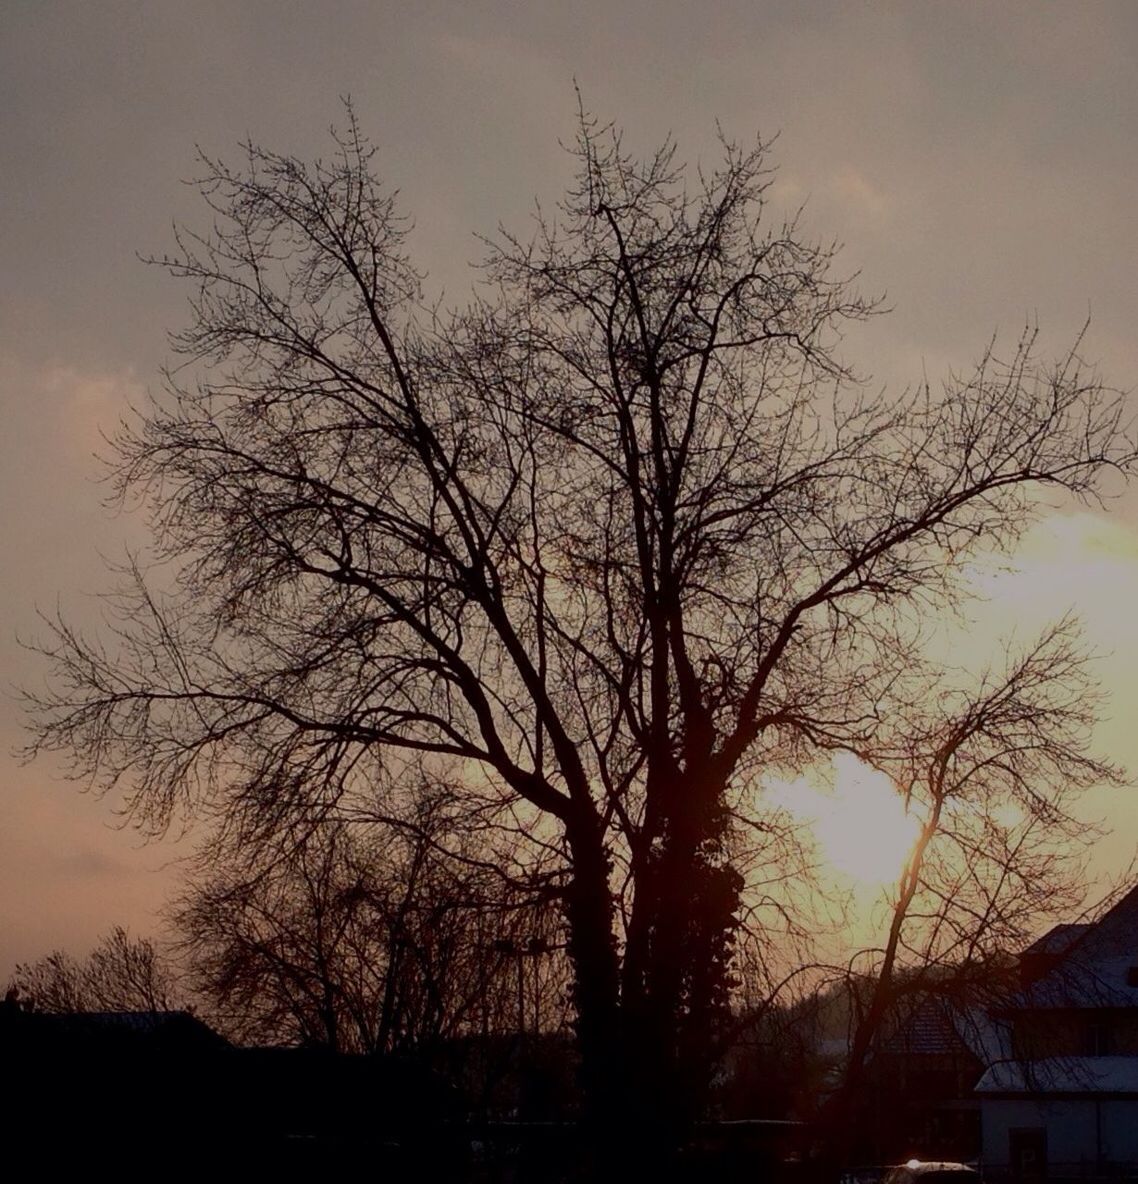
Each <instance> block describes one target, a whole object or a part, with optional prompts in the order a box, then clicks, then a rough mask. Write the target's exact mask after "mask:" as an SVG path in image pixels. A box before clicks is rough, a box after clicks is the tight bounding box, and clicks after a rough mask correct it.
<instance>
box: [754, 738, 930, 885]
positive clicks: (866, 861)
mask: <svg viewBox="0 0 1138 1184" xmlns="http://www.w3.org/2000/svg"><path fill="white" fill-rule="evenodd" d="M770 791H771V794H772V796H773V799H774V801H775V802H776V803H777V805H779V806H781V807H782V808H784V809H786V810H788V811H789V812H790V813H791V814H793V815H794V816H795V817H796V818H798V819H799V820H800V821H802V822H804V823H806V824H807V825H808V826H809V827H810V829H811V831H812V832H813V835H814V839H815V841H816V842H817V844H818V849H819V856H820V858H821V860H822V861H823V862H824V864H825V865H826V866H827V867H828V868H829V870H831V871H832V872H834V873H837V874H838V875H839V876H844V877H848V878H849V879H851V880H853V881H855V882H856V883H857V884H858V885H862V886H869V887H873V886H884V885H886V884H892V883H894V882H895V881H896V880H897V878H898V876H899V875H900V874H901V869H902V867H903V866H904V862H905V859H906V857H907V856H908V854H909V851H910V849H911V848H912V846H913V842H914V841H915V839H916V837H917V831H918V828H919V823H918V821H917V819H916V818H914V817H913V816H912V815H911V814H907V813H906V812H905V807H904V804H903V802H902V800H901V797H900V795H899V794H898V792H897V789H896V787H895V786H894V785H893V784H892V782H891V781H890V780H889V778H888V777H886V776H885V774H884V773H879V772H878V771H877V770H875V769H871V768H869V767H868V766H867V765H865V764H863V763H862V762H861V761H859V760H858V759H857V758H856V757H854V756H851V755H850V754H848V753H836V754H835V755H834V756H833V757H832V758H831V762H830V767H829V768H825V767H824V766H823V767H821V768H819V769H818V770H816V771H815V772H814V773H812V774H811V775H809V776H803V777H800V778H799V779H798V780H797V781H794V782H772V783H771V785H770Z"/></svg>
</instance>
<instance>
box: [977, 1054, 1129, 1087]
mask: <svg viewBox="0 0 1138 1184" xmlns="http://www.w3.org/2000/svg"><path fill="white" fill-rule="evenodd" d="M974 1092H976V1093H978V1094H1032V1095H1038V1094H1094V1093H1109V1094H1138V1057H1050V1058H1048V1059H1046V1060H1040V1061H1028V1062H1022V1061H1003V1062H1000V1063H999V1064H996V1065H993V1066H992V1067H991V1068H990V1069H987V1070H986V1071H985V1073H984V1076H983V1077H981V1078H980V1081H979V1082H978V1083H977V1085H976V1089H975V1091H974Z"/></svg>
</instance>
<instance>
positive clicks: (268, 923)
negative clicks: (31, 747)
mask: <svg viewBox="0 0 1138 1184" xmlns="http://www.w3.org/2000/svg"><path fill="white" fill-rule="evenodd" d="M432 829H433V828H432V826H431V825H430V824H428V825H426V826H424V827H423V828H422V829H420V830H419V831H418V832H415V833H412V832H410V831H407V830H401V831H395V832H393V831H391V830H389V829H387V828H377V827H376V826H375V825H374V824H373V825H372V826H370V827H367V828H363V827H360V826H358V825H351V824H347V823H343V822H327V823H324V824H323V825H322V826H320V827H318V828H316V829H315V830H313V831H312V832H311V833H310V834H309V835H308V836H307V838H306V841H305V842H304V843H302V844H295V843H294V844H292V845H289V846H287V847H285V848H284V849H283V850H279V849H271V848H270V849H268V850H256V851H254V852H253V854H252V857H251V858H250V857H244V858H243V857H242V856H241V854H240V853H238V852H232V851H230V852H225V851H224V850H221V851H219V850H218V848H217V846H216V845H211V846H210V848H209V849H208V851H207V852H206V853H205V858H204V859H203V860H202V861H201V866H202V868H203V869H204V870H203V871H201V872H199V874H198V876H197V877H195V878H194V879H193V880H192V882H191V883H190V885H189V886H188V888H187V889H186V891H185V892H184V893H183V895H182V896H181V898H180V899H179V900H178V901H177V903H176V904H175V906H174V907H173V908H172V909H171V915H172V920H173V922H174V925H175V927H176V931H177V933H178V935H179V939H178V943H177V944H178V948H179V950H180V952H181V954H182V956H183V958H184V960H185V962H186V966H187V976H188V979H189V981H190V982H191V983H192V984H193V986H194V987H195V989H196V990H197V991H198V992H199V993H200V994H201V995H202V996H203V998H206V999H208V1000H210V1002H211V1003H212V1005H213V1006H214V1007H215V1008H216V1010H217V1021H218V1024H219V1026H220V1027H221V1028H222V1029H223V1030H225V1031H226V1033H227V1034H229V1035H230V1036H232V1037H234V1038H236V1039H238V1040H241V1041H244V1042H248V1043H255V1044H256V1043H286V1044H294V1043H295V1044H304V1045H317V1046H322V1047H327V1048H331V1049H334V1050H336V1051H342V1052H408V1051H414V1050H422V1049H424V1048H426V1049H427V1050H428V1051H429V1050H430V1049H431V1048H432V1047H433V1046H437V1045H438V1043H439V1042H440V1041H442V1040H444V1039H447V1038H454V1037H457V1036H462V1035H467V1034H469V1033H472V1032H479V1033H481V1034H482V1035H486V1034H488V1033H489V1032H495V1033H497V1032H502V1031H510V1030H512V1029H513V1028H514V1026H515V1025H516V1024H517V1022H518V1020H517V1013H518V1008H517V1002H516V1000H517V998H518V995H517V991H516V989H515V983H516V981H517V968H516V965H515V961H514V957H513V952H514V950H515V948H517V949H521V948H525V947H526V946H527V945H529V944H532V943H534V942H535V941H540V942H541V943H542V946H543V948H549V947H550V944H551V942H552V940H554V938H553V937H552V936H551V935H550V933H549V927H550V918H549V916H548V913H549V910H548V908H547V907H543V906H542V903H541V902H540V901H537V902H535V901H534V900H532V899H527V898H524V897H519V896H515V898H514V899H510V898H509V897H508V896H507V894H506V893H504V892H503V890H502V886H501V885H500V884H499V883H498V882H497V881H492V880H491V879H490V877H489V876H488V875H487V873H486V872H485V871H483V870H482V869H480V868H477V867H471V866H469V865H467V864H463V863H460V862H457V861H455V860H453V859H447V858H445V857H442V856H440V855H439V853H438V851H437V850H435V848H434V846H433V844H432V843H431V841H430V837H431V833H432ZM448 837H450V838H452V839H453V835H452V836H448ZM551 953H552V951H551ZM535 973H536V972H535ZM535 987H536V982H535ZM542 994H543V996H544V997H545V1003H546V1013H547V1015H548V1014H551V1011H552V1009H551V1007H550V1001H549V998H548V996H549V990H548V989H547V990H546V991H544V992H543V993H542Z"/></svg>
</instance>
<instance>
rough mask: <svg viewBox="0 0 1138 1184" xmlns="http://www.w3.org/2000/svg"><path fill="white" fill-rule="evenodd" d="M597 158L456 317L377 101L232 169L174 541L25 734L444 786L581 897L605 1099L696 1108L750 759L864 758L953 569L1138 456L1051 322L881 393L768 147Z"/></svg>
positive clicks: (744, 827) (582, 951)
mask: <svg viewBox="0 0 1138 1184" xmlns="http://www.w3.org/2000/svg"><path fill="white" fill-rule="evenodd" d="M574 151H575V155H576V160H577V164H578V173H577V179H576V183H575V184H574V186H573V187H571V188H570V190H569V191H568V193H567V194H566V196H565V197H564V199H563V201H562V202H561V204H560V206H559V207H558V209H557V211H556V213H554V214H549V215H540V214H539V220H538V224H537V230H536V232H535V234H534V235H533V236H532V237H531V238H519V237H514V236H512V235H510V234H508V233H506V232H501V233H499V234H498V235H497V236H496V237H494V238H493V239H491V240H489V241H488V243H487V255H486V258H485V260H484V261H483V264H482V273H481V274H482V278H483V280H484V283H483V285H482V286H481V287H480V288H479V290H478V291H477V293H476V294H475V295H474V297H473V298H472V301H471V303H470V304H469V306H468V307H466V308H462V309H459V310H457V311H454V312H445V311H443V310H442V309H441V308H440V307H439V306H437V305H434V304H431V303H429V302H427V301H426V300H425V299H424V298H423V296H422V294H421V287H422V282H421V277H420V276H419V274H418V273H417V272H416V271H415V269H414V267H413V265H412V263H411V262H410V257H409V254H408V248H407V234H408V230H409V227H408V224H407V223H406V222H405V221H404V220H403V219H402V217H401V216H400V214H399V213H398V211H397V208H396V205H395V201H394V197H393V195H392V193H391V192H390V191H389V190H387V189H385V188H384V187H383V186H382V185H381V184H380V182H379V181H378V180H377V179H376V177H375V176H374V174H373V171H372V170H373V164H374V155H373V150H372V149H371V148H370V147H369V145H368V143H367V142H366V140H365V139H364V138H363V137H362V135H361V133H360V131H359V129H358V128H357V126H356V124H355V122H354V120H351V121H350V122H349V125H348V129H347V131H346V132H345V133H342V134H339V135H337V137H336V139H335V154H334V155H333V156H332V157H331V158H330V159H328V160H324V161H317V162H315V163H312V164H308V163H305V162H302V161H300V160H298V159H295V158H293V157H290V156H287V155H279V154H276V153H273V152H270V151H267V150H265V149H262V148H260V147H257V146H255V145H249V146H248V147H247V154H246V158H245V161H244V162H243V164H242V166H241V167H239V168H231V167H229V166H228V165H226V164H224V163H223V162H222V161H220V160H215V159H212V158H207V157H203V159H202V168H203V176H202V178H201V181H200V187H201V190H202V193H203V195H204V196H205V199H206V201H207V203H208V204H209V207H210V209H211V212H212V218H213V221H212V226H211V228H210V229H209V230H207V231H206V232H204V233H202V234H195V233H193V232H190V231H185V230H183V231H181V232H179V235H178V249H177V252H176V253H175V254H174V255H173V256H172V257H171V258H168V259H165V260H160V261H159V262H162V263H164V264H165V266H167V267H168V268H169V269H170V271H171V272H172V273H173V274H174V275H175V276H177V277H180V278H182V279H184V280H185V281H187V282H188V283H189V285H190V286H191V288H192V291H193V296H192V300H191V308H192V319H191V322H190V324H189V326H188V328H186V329H185V330H184V331H183V332H181V333H179V334H177V335H176V336H175V337H174V338H173V343H174V348H175V350H176V351H177V353H178V354H179V355H180V357H181V362H180V364H179V366H178V367H177V368H176V369H173V370H171V371H170V372H169V374H168V375H167V379H168V381H167V388H166V391H165V393H164V394H162V395H161V396H158V397H156V398H155V399H154V401H153V402H152V403H151V404H150V405H149V406H147V407H146V408H144V409H142V411H141V412H140V414H139V417H138V418H137V420H136V421H135V422H133V423H132V424H130V425H128V426H127V427H126V428H125V429H124V431H123V432H122V433H121V435H120V436H119V438H118V440H117V450H118V457H119V467H118V469H117V474H118V482H119V492H120V494H121V495H122V496H123V497H124V498H126V499H128V500H129V499H132V498H138V499H140V500H141V501H142V502H143V503H144V504H145V505H146V507H147V508H148V512H149V513H150V515H151V523H152V528H153V532H154V555H153V558H152V561H151V562H150V563H148V564H143V563H142V562H141V561H134V562H133V563H132V564H131V566H130V569H129V570H128V571H127V572H126V573H125V574H126V579H125V580H124V582H123V585H122V587H121V588H120V590H119V593H118V600H117V601H116V602H115V603H116V605H117V610H118V617H117V621H116V622H114V624H113V627H112V628H111V629H110V631H109V632H106V633H104V634H103V636H102V638H101V640H88V639H86V638H84V637H83V636H81V635H80V634H79V633H78V632H77V631H76V630H75V629H74V628H73V627H72V626H70V625H69V624H68V623H67V622H66V621H65V620H57V621H55V622H54V635H53V637H52V638H51V639H49V640H48V641H47V642H46V643H45V644H44V647H43V648H44V649H45V650H46V652H47V653H48V654H49V655H50V657H51V659H52V660H53V662H54V669H55V676H56V681H55V683H54V689H53V691H52V692H51V693H50V694H48V695H47V696H45V697H43V698H41V699H40V700H39V701H38V705H37V706H38V715H37V719H38V729H39V730H38V738H37V740H36V742H35V746H36V747H47V748H51V749H60V750H63V751H65V752H67V753H70V754H71V757H72V759H73V762H74V764H73V772H74V773H75V774H76V775H77V776H78V777H82V778H86V779H88V780H90V781H92V782H94V783H95V784H97V785H98V786H101V787H104V788H105V787H108V786H111V785H116V786H120V787H121V788H123V789H124V790H125V793H126V796H127V801H128V805H129V808H130V809H131V810H132V811H133V813H134V815H135V817H136V818H137V819H138V820H139V822H140V823H142V824H144V825H149V826H151V827H154V828H158V829H161V828H162V827H164V826H166V825H168V824H169V822H170V821H171V819H172V818H174V817H176V816H177V815H178V814H179V812H182V811H185V812H188V813H191V814H192V813H195V812H200V811H205V812H209V813H213V814H214V815H216V816H218V817H223V818H225V819H226V820H227V824H228V825H229V826H230V827H232V828H234V829H235V830H236V831H238V832H239V833H241V834H242V835H244V836H246V839H247V841H253V840H254V839H255V838H256V837H257V836H264V835H267V834H271V833H273V832H274V831H275V830H277V829H279V828H280V827H281V826H282V825H286V826H290V825H297V824H298V820H301V821H303V820H310V819H318V818H324V817H328V816H330V815H335V816H338V817H351V816H372V817H383V818H385V819H387V820H389V821H390V822H392V823H393V824H398V823H399V820H400V819H406V818H408V817H410V816H412V815H413V813H414V806H415V799H416V797H417V795H418V794H419V792H420V787H421V786H422V785H424V784H426V783H431V782H434V783H445V784H447V785H449V786H451V787H453V791H454V800H455V811H454V819H455V827H456V833H463V834H467V835H469V834H470V833H474V831H475V830H476V831H477V833H479V834H480V835H481V837H482V839H483V841H484V844H485V847H484V850H483V852H482V854H481V855H480V856H478V858H479V859H481V860H482V861H484V862H485V864H487V865H488V866H496V867H499V868H500V870H501V873H502V875H503V876H505V877H508V878H511V879H514V878H516V879H518V880H520V881H523V882H524V881H525V880H526V879H527V877H529V876H537V877H539V878H540V879H541V880H542V883H543V884H544V886H545V887H546V888H547V889H548V891H550V892H551V893H554V894H556V895H557V896H558V897H559V899H560V900H561V903H562V906H563V912H564V918H565V925H566V933H567V944H568V952H569V956H570V959H571V962H572V967H573V978H574V1006H575V1011H576V1023H577V1035H578V1042H579V1047H580V1052H581V1057H582V1069H583V1083H584V1087H585V1096H586V1098H587V1102H588V1114H589V1115H590V1116H591V1118H592V1119H594V1120H595V1121H596V1122H597V1123H598V1124H599V1125H601V1126H604V1125H605V1124H606V1123H612V1122H613V1121H614V1120H618V1121H620V1122H622V1123H624V1122H634V1121H639V1120H642V1121H645V1122H654V1123H661V1122H667V1123H678V1122H680V1121H681V1120H683V1119H685V1118H687V1117H689V1116H690V1115H692V1114H693V1113H695V1112H696V1111H697V1110H698V1108H699V1106H700V1105H701V1100H702V1098H703V1096H704V1093H705V1088H706V1085H707V1082H708V1079H709V1074H710V1071H711V1066H712V1064H713V1061H714V1057H715V1055H716V1051H717V1046H718V1042H719V1039H720V1036H721V1033H722V1031H723V1020H724V1016H725V1009H726V1007H727V1001H728V996H729V991H730V986H731V976H730V966H731V961H732V952H733V943H734V940H735V937H736V933H737V931H738V926H739V924H740V909H741V901H742V900H743V897H744V893H745V889H746V883H745V876H744V874H743V870H742V869H744V868H760V869H761V868H763V867H764V866H765V868H766V869H767V871H768V873H769V871H770V869H772V868H777V867H778V866H780V860H781V859H782V858H783V855H784V850H783V847H784V840H785V838H786V836H785V834H784V833H783V831H782V829H781V828H780V826H779V825H778V820H777V818H775V817H774V816H773V815H772V813H771V812H770V811H769V810H768V809H767V808H766V807H765V805H764V800H763V795H762V789H761V778H762V776H763V774H764V773H767V772H772V771H777V772H780V773H781V774H786V773H788V772H791V771H795V770H799V769H801V768H802V767H803V766H805V765H807V764H808V763H809V762H810V761H811V759H812V757H813V754H815V753H816V751H817V750H818V749H819V747H820V746H821V747H828V748H834V747H848V748H851V749H853V750H855V751H859V752H863V753H868V754H872V753H873V751H874V749H875V746H876V744H877V742H878V739H879V736H880V733H881V722H882V721H883V720H888V719H889V718H891V715H892V713H893V712H894V710H895V708H896V707H897V706H898V704H900V703H911V702H913V701H916V700H917V699H919V698H920V696H921V695H923V694H926V693H928V689H929V688H930V687H931V686H932V685H934V680H935V670H934V669H933V664H932V663H931V662H930V660H929V659H928V658H927V657H926V656H924V655H923V651H922V646H921V642H922V630H923V622H925V621H926V620H927V619H929V618H930V616H932V615H935V614H936V613H938V612H939V611H940V610H941V609H943V608H945V607H948V606H954V605H958V604H960V603H961V602H962V600H963V599H964V598H965V597H966V595H967V587H966V584H965V582H964V580H963V578H962V571H961V569H962V564H963V561H964V560H965V559H966V558H967V557H968V556H969V555H971V554H973V553H975V552H976V551H977V549H979V548H1010V547H1012V546H1014V545H1015V542H1016V540H1017V538H1018V537H1019V536H1020V535H1021V533H1022V531H1023V530H1024V529H1025V528H1026V526H1027V525H1028V524H1029V523H1030V522H1031V521H1032V520H1033V518H1034V516H1035V509H1036V507H1037V505H1038V501H1037V500H1036V499H1037V491H1039V490H1041V489H1042V490H1050V491H1052V492H1054V493H1063V494H1074V495H1076V496H1078V497H1082V498H1094V497H1095V496H1096V494H1095V491H1096V489H1097V488H1098V483H1099V481H1100V479H1101V478H1102V476H1103V474H1104V473H1105V472H1106V471H1109V470H1116V471H1129V470H1130V469H1131V467H1132V466H1133V462H1134V455H1135V454H1134V447H1133V444H1132V442H1131V441H1130V439H1129V438H1128V437H1127V436H1126V434H1125V432H1124V424H1123V421H1122V415H1123V408H1122V402H1121V399H1120V397H1119V396H1118V395H1117V394H1115V393H1114V392H1112V391H1111V390H1109V389H1108V388H1106V387H1104V385H1103V384H1102V383H1101V381H1100V380H1099V379H1098V377H1097V376H1096V375H1095V373H1094V372H1093V371H1089V370H1088V369H1087V368H1086V367H1085V366H1084V364H1083V363H1082V361H1081V360H1080V358H1079V355H1078V353H1077V351H1075V350H1073V351H1072V352H1070V353H1069V354H1068V355H1067V356H1066V357H1064V358H1061V359H1060V360H1059V362H1058V363H1057V364H1055V365H1044V364H1042V363H1041V362H1040V361H1039V360H1038V358H1037V353H1036V342H1035V337H1034V335H1033V334H1032V333H1028V334H1026V335H1025V336H1024V337H1023V338H1022V339H1021V340H1020V341H1019V342H1018V343H1017V344H1016V345H1014V346H1013V347H1012V348H1011V350H1010V352H1009V353H1008V354H1007V355H1006V356H1005V355H1004V354H1003V353H1002V352H1001V351H1000V349H999V348H998V347H997V346H996V345H992V346H991V347H990V348H989V349H988V350H987V351H986V352H985V353H984V355H983V357H982V358H981V360H980V362H979V364H978V365H977V366H976V367H975V369H973V370H972V371H971V372H969V373H967V374H965V375H963V376H959V375H957V376H949V377H948V378H947V379H946V380H945V382H944V384H943V386H942V387H940V388H939V389H934V388H932V387H931V386H928V385H922V386H919V387H917V388H915V389H912V390H908V391H905V392H902V393H899V394H885V393H875V392H874V391H873V390H872V389H871V388H870V387H869V386H868V385H867V384H866V383H865V382H863V381H862V380H860V379H859V378H858V376H857V375H855V374H854V373H853V372H852V371H851V370H850V369H849V367H848V366H847V365H846V364H845V363H844V362H843V361H842V359H841V356H840V354H839V352H838V349H839V342H840V336H841V332H842V329H843V326H844V325H846V324H848V323H849V322H851V321H858V320H860V319H862V318H864V317H866V316H868V315H870V314H871V313H872V312H873V311H874V310H875V305H874V302H873V301H872V300H869V299H866V298H864V297H863V296H861V295H859V293H858V292H857V290H856V287H855V286H854V284H853V282H852V281H851V280H850V279H848V278H846V277H843V276H842V275H841V274H839V273H837V272H836V270H835V266H836V265H835V254H836V251H835V248H834V247H833V246H826V245H816V244H814V243H812V242H810V241H809V240H808V238H807V237H806V236H805V235H804V233H803V231H802V229H801V228H800V226H799V225H798V223H797V221H795V220H791V221H788V222H779V221H778V220H777V219H772V217H771V215H770V212H769V210H768V198H769V185H770V181H771V174H770V169H769V165H768V153H767V147H766V145H764V144H762V143H756V145H755V146H754V147H752V148H749V149H742V148H739V147H737V146H736V145H734V144H731V143H723V144H722V154H721V163H720V164H719V165H718V167H717V168H715V169H714V170H713V171H709V172H704V171H700V172H692V171H690V170H685V169H684V168H682V167H681V165H680V164H679V163H678V162H677V159H676V155H675V151H674V148H673V145H671V144H670V143H668V144H665V145H664V146H663V147H662V148H661V149H660V150H659V151H658V152H656V153H655V154H653V155H651V156H649V157H647V158H646V159H637V158H635V157H633V156H632V155H630V154H629V153H628V152H627V151H626V150H625V149H624V147H623V146H622V143H621V139H620V136H619V135H618V134H617V133H616V132H615V131H614V130H613V129H612V128H610V127H606V126H601V125H599V124H597V123H595V122H594V121H592V120H591V119H590V118H588V117H584V116H583V117H582V119H581V123H580V128H579V133H578V138H577V142H576V147H575V150H574ZM440 848H441V849H443V850H444V851H445V850H446V848H447V842H446V840H445V839H444V840H442V841H440ZM672 1129H676V1128H675V1127H673V1128H672Z"/></svg>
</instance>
